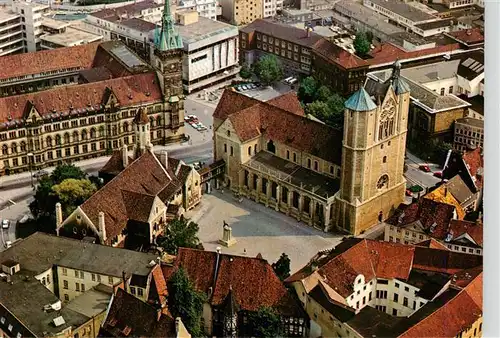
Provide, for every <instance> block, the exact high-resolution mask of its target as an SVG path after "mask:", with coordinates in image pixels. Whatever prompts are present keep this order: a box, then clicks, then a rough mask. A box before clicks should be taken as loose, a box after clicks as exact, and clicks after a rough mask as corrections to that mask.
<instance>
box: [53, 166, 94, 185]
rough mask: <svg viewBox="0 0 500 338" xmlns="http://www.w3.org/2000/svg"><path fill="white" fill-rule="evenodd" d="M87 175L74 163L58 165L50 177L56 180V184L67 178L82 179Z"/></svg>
mask: <svg viewBox="0 0 500 338" xmlns="http://www.w3.org/2000/svg"><path fill="white" fill-rule="evenodd" d="M86 177H87V174H86V173H85V172H84V171H82V169H80V168H78V167H77V166H75V165H74V164H61V165H58V166H57V167H56V168H55V169H54V171H53V172H52V174H51V175H50V178H51V179H52V182H54V184H59V183H61V182H62V181H64V180H65V179H67V178H74V179H77V180H81V179H83V178H86Z"/></svg>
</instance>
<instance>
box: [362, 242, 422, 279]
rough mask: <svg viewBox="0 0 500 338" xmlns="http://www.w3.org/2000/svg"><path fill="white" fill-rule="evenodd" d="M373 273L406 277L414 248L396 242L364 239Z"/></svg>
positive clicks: (383, 275)
mask: <svg viewBox="0 0 500 338" xmlns="http://www.w3.org/2000/svg"><path fill="white" fill-rule="evenodd" d="M366 245H367V249H368V251H369V253H370V256H371V262H372V264H373V267H374V269H375V274H376V276H377V277H379V278H386V279H393V278H397V279H402V280H406V279H408V276H409V275H410V270H411V266H412V262H413V254H414V251H415V248H414V247H413V246H407V245H402V244H398V243H388V242H378V241H366Z"/></svg>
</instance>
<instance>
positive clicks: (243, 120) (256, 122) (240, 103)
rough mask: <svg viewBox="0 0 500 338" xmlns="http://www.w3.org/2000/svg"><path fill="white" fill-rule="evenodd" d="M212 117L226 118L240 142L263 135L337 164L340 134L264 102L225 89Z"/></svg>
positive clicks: (340, 152)
mask: <svg viewBox="0 0 500 338" xmlns="http://www.w3.org/2000/svg"><path fill="white" fill-rule="evenodd" d="M237 108H240V109H239V110H238V109H237ZM214 118H218V119H220V120H225V119H226V118H229V119H230V121H231V123H232V125H233V127H234V128H235V130H236V133H237V134H238V136H239V138H240V140H241V141H243V142H245V141H248V140H250V139H252V138H255V137H257V136H259V135H262V134H263V135H266V137H268V138H269V139H271V140H273V141H277V142H280V143H283V144H286V145H288V146H290V147H292V148H295V149H298V150H300V151H304V152H307V153H310V154H312V155H315V156H318V157H320V158H322V159H325V160H327V161H330V162H333V163H337V164H340V161H341V155H342V134H341V132H339V131H337V130H336V129H333V128H331V127H329V126H327V125H325V124H322V123H318V122H315V121H312V120H310V119H308V118H307V117H304V116H299V115H296V114H294V113H290V112H288V111H285V110H283V109H280V108H278V107H275V106H273V105H271V104H269V103H267V102H260V101H257V100H253V99H251V100H248V99H247V98H244V95H243V94H239V93H236V92H234V91H230V90H226V91H224V93H223V95H222V98H221V100H220V102H219V104H218V106H217V109H216V110H215V112H214Z"/></svg>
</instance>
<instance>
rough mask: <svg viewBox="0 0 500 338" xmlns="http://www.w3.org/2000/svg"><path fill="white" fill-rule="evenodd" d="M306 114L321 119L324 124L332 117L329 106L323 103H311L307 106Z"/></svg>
mask: <svg viewBox="0 0 500 338" xmlns="http://www.w3.org/2000/svg"><path fill="white" fill-rule="evenodd" d="M305 112H306V113H307V114H311V115H312V116H314V117H316V118H317V119H320V120H321V121H323V122H324V123H326V122H327V119H328V117H329V115H330V111H329V109H328V104H327V103H326V102H321V101H314V102H312V103H309V104H308V105H307V106H306V109H305Z"/></svg>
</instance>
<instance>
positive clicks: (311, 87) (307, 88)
mask: <svg viewBox="0 0 500 338" xmlns="http://www.w3.org/2000/svg"><path fill="white" fill-rule="evenodd" d="M317 89H318V83H317V82H316V80H315V79H314V78H313V77H312V76H308V77H306V78H304V79H303V80H302V81H300V85H299V90H298V91H297V97H298V99H299V100H300V102H302V103H303V104H308V103H311V102H313V101H314V99H315V98H316V90H317Z"/></svg>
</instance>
